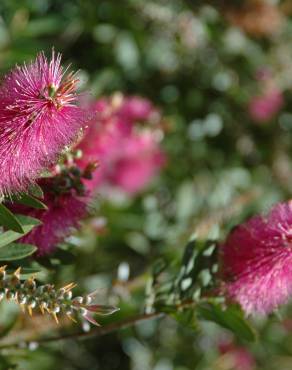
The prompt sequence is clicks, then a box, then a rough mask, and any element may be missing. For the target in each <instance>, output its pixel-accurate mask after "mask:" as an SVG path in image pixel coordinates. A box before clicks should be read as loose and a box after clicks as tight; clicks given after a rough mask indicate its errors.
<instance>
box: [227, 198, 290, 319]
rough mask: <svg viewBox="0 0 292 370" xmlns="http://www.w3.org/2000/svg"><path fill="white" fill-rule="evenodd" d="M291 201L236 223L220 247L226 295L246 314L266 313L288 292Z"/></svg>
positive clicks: (285, 297) (285, 299) (288, 294)
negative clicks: (264, 214)
mask: <svg viewBox="0 0 292 370" xmlns="http://www.w3.org/2000/svg"><path fill="white" fill-rule="evenodd" d="M291 240H292V201H289V202H287V203H280V204H277V205H275V206H274V207H273V208H272V209H271V211H270V212H269V213H268V214H267V215H266V216H255V217H253V218H251V219H250V220H249V221H247V222H246V223H244V224H243V225H240V226H238V227H237V228H236V229H235V230H234V231H233V232H232V233H231V234H230V235H229V237H228V238H227V240H226V242H225V243H224V244H223V245H222V246H221V257H222V265H223V266H222V268H223V271H222V272H223V278H224V280H225V289H226V292H227V294H228V296H229V297H230V298H232V299H233V300H235V301H236V302H238V303H240V305H241V306H242V308H243V309H244V311H245V312H246V314H267V313H270V312H271V311H273V310H274V309H275V308H277V307H278V306H279V305H281V304H283V303H286V302H287V301H288V299H289V298H290V296H291V294H292V248H291Z"/></svg>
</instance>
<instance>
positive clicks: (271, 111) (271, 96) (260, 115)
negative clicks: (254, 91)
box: [248, 89, 284, 122]
mask: <svg viewBox="0 0 292 370" xmlns="http://www.w3.org/2000/svg"><path fill="white" fill-rule="evenodd" d="M283 104H284V99H283V95H282V92H281V91H279V90H278V89H272V90H270V91H267V92H265V93H264V94H263V95H261V96H255V97H253V98H252V100H251V101H250V103H249V106H248V111H249V115H250V117H251V118H252V119H253V120H254V121H256V122H266V121H269V120H271V119H272V118H273V117H274V116H275V115H276V114H277V113H278V112H279V110H280V109H281V108H282V106H283Z"/></svg>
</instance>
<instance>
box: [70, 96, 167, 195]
mask: <svg viewBox="0 0 292 370" xmlns="http://www.w3.org/2000/svg"><path fill="white" fill-rule="evenodd" d="M146 102H147V101H144V100H139V98H137V97H134V98H123V97H122V96H120V95H119V96H118V99H117V98H116V97H113V99H111V100H110V99H108V100H106V99H100V100H99V101H98V102H97V103H96V105H95V106H94V108H95V110H96V111H97V119H95V120H92V121H91V123H90V124H89V127H88V129H87V131H86V132H85V136H84V138H83V139H82V141H81V142H80V143H79V145H78V147H77V148H78V149H80V150H81V151H82V154H83V155H82V158H81V159H80V160H79V161H78V165H80V166H81V168H85V166H87V165H88V163H90V162H98V164H99V168H98V170H97V171H95V173H94V174H93V179H92V180H91V181H90V182H88V183H87V184H86V185H87V186H88V187H89V189H90V190H94V189H95V188H97V187H98V188H99V190H100V189H101V188H109V187H117V188H119V189H122V190H123V191H125V192H126V193H128V194H134V193H137V192H138V191H140V190H141V189H142V188H143V187H145V185H147V184H148V183H149V181H150V180H151V179H152V178H153V176H155V175H156V174H157V173H158V171H159V169H160V168H161V167H162V166H163V164H164V163H165V156H164V154H163V153H162V151H161V149H160V146H159V140H160V138H159V136H158V135H157V133H158V132H157V128H156V127H153V126H152V127H150V126H147V128H146V125H145V127H142V128H141V127H139V125H138V122H137V120H138V118H139V119H140V120H142V117H143V119H145V120H146V121H147V119H148V120H150V121H151V118H152V117H155V120H156V119H157V117H158V116H157V114H158V113H157V111H156V110H155V109H154V108H153V107H152V105H151V104H150V103H148V104H146ZM135 104H138V105H137V106H136V108H135V109H137V111H136V113H135V112H134V111H135V109H134V108H133V107H132V105H134V107H135ZM140 105H142V107H141V106H140ZM150 107H151V109H150ZM129 112H131V113H129Z"/></svg>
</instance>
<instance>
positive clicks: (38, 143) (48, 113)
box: [0, 51, 85, 194]
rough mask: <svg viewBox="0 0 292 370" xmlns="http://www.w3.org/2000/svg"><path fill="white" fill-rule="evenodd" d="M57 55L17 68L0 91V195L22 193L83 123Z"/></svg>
mask: <svg viewBox="0 0 292 370" xmlns="http://www.w3.org/2000/svg"><path fill="white" fill-rule="evenodd" d="M60 63H61V55H60V54H58V55H55V53H54V51H53V52H52V57H51V60H50V61H48V60H47V58H46V57H45V55H44V54H43V53H40V54H39V55H38V56H37V58H36V60H35V61H34V62H31V63H29V64H24V65H23V66H20V67H19V66H17V67H16V68H15V69H14V70H13V71H12V72H11V73H9V74H8V75H7V76H6V77H5V78H4V81H3V84H2V86H1V87H0V194H8V193H12V192H18V191H20V190H24V189H25V188H26V186H27V185H28V184H29V183H30V182H31V181H33V180H34V179H35V178H36V177H37V176H38V175H39V174H40V172H41V171H42V170H43V169H44V168H47V167H48V166H49V165H51V164H52V163H53V162H54V161H56V159H57V157H58V155H59V154H60V152H61V151H62V150H63V149H64V147H65V146H66V145H68V144H70V143H72V141H73V139H74V138H76V135H77V134H78V132H79V130H80V128H81V127H82V125H83V124H84V120H85V115H84V113H83V110H82V109H81V108H80V107H78V104H77V100H78V99H77V95H76V84H77V81H78V80H77V79H76V76H75V74H73V73H67V69H66V70H64V69H63V68H62V67H61V64H60Z"/></svg>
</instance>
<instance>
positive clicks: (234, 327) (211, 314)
mask: <svg viewBox="0 0 292 370" xmlns="http://www.w3.org/2000/svg"><path fill="white" fill-rule="evenodd" d="M197 312H198V315H199V318H202V319H204V320H207V321H213V322H215V323H216V324H218V325H220V326H222V327H223V328H226V329H228V330H230V331H232V332H233V333H234V334H235V335H237V336H238V337H239V338H241V339H244V340H247V341H249V342H251V341H254V340H255V339H256V333H255V331H254V329H253V328H252V327H251V326H250V325H249V323H248V322H247V321H246V320H245V318H244V317H243V314H242V312H241V311H240V309H239V308H238V307H236V306H229V307H228V308H226V309H224V310H223V309H222V308H221V307H220V305H218V304H212V303H207V304H202V305H200V306H199V307H198V308H197Z"/></svg>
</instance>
